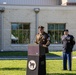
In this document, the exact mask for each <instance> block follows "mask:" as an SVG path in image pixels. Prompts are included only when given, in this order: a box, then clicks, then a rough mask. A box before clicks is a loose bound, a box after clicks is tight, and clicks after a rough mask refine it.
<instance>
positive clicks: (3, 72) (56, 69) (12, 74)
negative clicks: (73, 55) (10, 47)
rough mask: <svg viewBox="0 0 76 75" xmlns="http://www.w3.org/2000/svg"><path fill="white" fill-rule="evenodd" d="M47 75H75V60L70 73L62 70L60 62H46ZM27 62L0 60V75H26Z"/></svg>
mask: <svg viewBox="0 0 76 75" xmlns="http://www.w3.org/2000/svg"><path fill="white" fill-rule="evenodd" d="M46 62H47V66H46V70H47V75H76V59H73V68H72V71H63V70H62V60H47V61H46ZM26 66H27V60H0V75H26V68H27V67H26Z"/></svg>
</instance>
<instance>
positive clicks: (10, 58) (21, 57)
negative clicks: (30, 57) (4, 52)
mask: <svg viewBox="0 0 76 75" xmlns="http://www.w3.org/2000/svg"><path fill="white" fill-rule="evenodd" d="M72 58H74V59H76V56H73V57H72ZM46 59H47V60H50V59H53V60H54V59H58V60H60V59H62V57H61V56H46ZM0 60H27V56H1V57H0Z"/></svg>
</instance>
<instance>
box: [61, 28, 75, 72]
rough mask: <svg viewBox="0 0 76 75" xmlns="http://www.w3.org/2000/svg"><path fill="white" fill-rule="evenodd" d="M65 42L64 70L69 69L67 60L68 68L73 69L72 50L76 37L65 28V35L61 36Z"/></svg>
mask: <svg viewBox="0 0 76 75" xmlns="http://www.w3.org/2000/svg"><path fill="white" fill-rule="evenodd" d="M61 39H62V44H63V70H67V60H68V70H69V71H71V70H72V51H73V47H74V45H75V39H74V37H73V35H70V34H69V31H68V29H65V30H64V35H63V36H62V37H61Z"/></svg>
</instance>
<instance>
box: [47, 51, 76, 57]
mask: <svg viewBox="0 0 76 75" xmlns="http://www.w3.org/2000/svg"><path fill="white" fill-rule="evenodd" d="M48 55H49V56H62V51H58V52H49V54H48ZM72 55H73V56H76V51H73V52H72Z"/></svg>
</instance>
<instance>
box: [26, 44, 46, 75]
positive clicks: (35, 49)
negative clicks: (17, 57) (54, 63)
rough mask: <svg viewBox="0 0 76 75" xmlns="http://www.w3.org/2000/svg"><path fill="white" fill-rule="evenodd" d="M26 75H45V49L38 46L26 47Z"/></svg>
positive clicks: (30, 45)
mask: <svg viewBox="0 0 76 75" xmlns="http://www.w3.org/2000/svg"><path fill="white" fill-rule="evenodd" d="M26 75H46V60H45V48H44V47H42V46H40V45H39V44H29V45H28V60H27V72H26Z"/></svg>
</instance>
